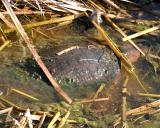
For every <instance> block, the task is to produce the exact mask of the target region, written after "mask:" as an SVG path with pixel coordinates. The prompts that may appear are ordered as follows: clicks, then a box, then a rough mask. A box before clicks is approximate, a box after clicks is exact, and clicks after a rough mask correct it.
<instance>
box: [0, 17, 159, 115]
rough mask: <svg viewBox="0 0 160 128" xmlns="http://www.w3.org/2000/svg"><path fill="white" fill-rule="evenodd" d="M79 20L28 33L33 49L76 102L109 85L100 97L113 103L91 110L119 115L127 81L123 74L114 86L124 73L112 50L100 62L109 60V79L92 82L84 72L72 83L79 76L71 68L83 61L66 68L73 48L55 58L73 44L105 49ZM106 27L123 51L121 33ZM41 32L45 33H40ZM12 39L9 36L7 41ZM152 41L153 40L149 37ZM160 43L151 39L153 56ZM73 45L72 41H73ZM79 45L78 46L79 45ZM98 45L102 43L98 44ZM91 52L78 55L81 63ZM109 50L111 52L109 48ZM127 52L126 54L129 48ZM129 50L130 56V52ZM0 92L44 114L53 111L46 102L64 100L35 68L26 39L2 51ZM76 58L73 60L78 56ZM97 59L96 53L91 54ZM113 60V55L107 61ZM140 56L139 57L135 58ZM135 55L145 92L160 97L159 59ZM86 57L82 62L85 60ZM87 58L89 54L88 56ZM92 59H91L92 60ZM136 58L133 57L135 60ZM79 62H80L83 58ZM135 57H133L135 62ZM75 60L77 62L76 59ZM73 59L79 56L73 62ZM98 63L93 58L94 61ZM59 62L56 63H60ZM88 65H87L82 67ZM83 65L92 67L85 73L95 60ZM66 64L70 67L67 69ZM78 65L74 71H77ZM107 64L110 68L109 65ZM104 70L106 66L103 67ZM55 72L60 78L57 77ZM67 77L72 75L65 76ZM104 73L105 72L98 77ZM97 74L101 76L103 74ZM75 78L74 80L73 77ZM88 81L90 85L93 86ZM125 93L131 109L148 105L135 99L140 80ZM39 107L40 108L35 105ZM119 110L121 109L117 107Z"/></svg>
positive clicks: (132, 81) (134, 80) (19, 40)
mask: <svg viewBox="0 0 160 128" xmlns="http://www.w3.org/2000/svg"><path fill="white" fill-rule="evenodd" d="M79 22H80V23H81V22H82V21H81V20H78V21H75V22H74V23H73V24H72V25H68V26H63V27H60V28H58V29H57V28H54V29H52V30H47V28H46V27H44V28H39V30H38V29H34V30H32V31H29V32H28V33H29V35H31V36H30V37H31V38H32V40H33V43H34V45H35V48H36V49H37V51H38V52H39V54H40V56H41V58H42V60H44V62H45V63H46V65H47V66H48V68H49V70H50V71H51V73H52V74H53V77H54V75H55V76H56V78H57V82H58V83H59V84H60V85H61V87H62V88H63V90H64V91H65V92H67V94H68V95H69V96H70V97H71V98H73V99H83V98H91V97H93V95H94V94H95V92H96V91H97V89H98V87H99V86H100V84H101V83H105V84H106V87H105V92H104V94H102V96H101V97H103V96H109V97H110V99H111V100H109V101H108V102H105V103H104V102H100V103H96V104H93V105H92V106H91V108H92V109H93V111H95V110H100V109H101V110H103V109H107V110H106V111H108V112H111V113H112V112H113V113H115V112H118V111H119V110H120V106H119V105H120V103H121V101H120V100H119V97H120V96H121V91H120V90H121V87H122V83H123V80H124V77H125V75H123V74H121V76H123V77H122V78H121V79H120V80H119V81H118V83H116V85H112V84H111V83H112V81H114V78H116V75H117V74H119V72H120V63H119V60H118V59H117V58H116V57H115V55H114V54H113V52H111V50H107V54H108V52H109V55H107V57H104V58H102V60H103V59H108V61H109V62H110V63H108V64H107V66H109V68H108V69H107V72H109V75H107V76H105V78H102V79H101V78H100V79H99V78H98V80H99V81H98V82H96V81H97V80H95V79H94V77H96V76H92V75H91V78H88V77H87V75H88V74H85V75H86V76H85V75H84V74H82V75H81V76H80V77H77V78H76V80H80V81H79V82H78V83H76V84H75V83H74V80H73V79H72V78H74V77H73V76H76V75H77V74H75V73H76V72H75V73H74V74H72V75H73V76H72V75H70V74H69V73H68V71H66V69H68V68H70V67H72V65H77V66H78V65H80V63H78V64H75V61H73V63H71V64H68V65H65V64H66V62H68V63H69V62H70V60H69V61H66V60H67V59H68V58H67V56H68V57H71V56H72V55H74V54H73V50H72V52H71V53H69V54H68V55H67V56H63V57H62V58H61V59H60V61H59V58H58V59H57V58H56V57H55V56H57V55H56V53H58V52H60V51H63V50H64V49H66V48H69V47H71V46H77V45H79V46H82V47H84V46H85V47H86V44H85V43H88V42H89V43H90V44H87V48H88V46H89V45H90V46H92V47H97V48H98V51H97V52H95V51H96V50H95V49H93V51H94V53H95V54H99V49H103V48H104V46H103V45H102V44H103V41H102V38H101V37H100V35H99V34H98V32H97V31H96V30H95V29H94V28H93V27H91V28H89V29H88V26H90V25H88V24H87V25H86V24H80V25H77V23H78V24H79ZM105 28H106V29H107V30H109V32H110V33H109V35H110V36H111V37H112V38H113V40H114V41H116V43H117V45H118V46H119V47H120V49H123V47H121V46H122V42H121V41H120V35H119V34H117V33H116V32H115V31H114V30H113V29H112V28H111V27H109V26H106V25H105ZM41 32H42V33H41ZM8 38H9V37H8ZM150 39H151V38H150ZM158 39H160V38H159V37H155V38H154V37H153V40H149V42H150V43H149V46H150V47H152V49H153V50H155V51H154V53H156V51H158V50H159V48H158V47H159V46H160V40H158ZM151 41H155V42H154V43H155V45H152V43H151ZM71 42H74V43H71ZM75 42H76V43H75ZM97 42H98V43H99V44H97ZM140 46H141V47H142V48H143V49H144V50H146V49H148V48H149V47H148V44H147V45H144V44H143V45H140ZM87 48H85V49H83V50H82V51H79V52H83V54H78V53H76V55H77V54H78V57H79V58H80V59H84V58H83V55H86V54H89V55H90V54H92V53H93V52H88V53H85V51H84V50H88V49H87ZM107 49H108V48H107ZM124 49H125V50H126V49H127V50H128V49H129V52H130V51H132V48H131V49H130V47H128V48H124ZM157 49H158V50H157ZM125 50H124V52H126V53H127V52H128V51H127V50H126V51H125ZM76 51H78V50H77V49H76ZM134 51H135V50H133V53H132V52H131V55H133V54H134V55H135V54H137V53H136V52H135V53H134ZM129 52H128V53H129ZM0 54H1V56H0V62H1V63H0V67H1V70H0V91H1V96H2V98H3V99H5V100H8V101H9V102H11V103H14V104H15V105H17V106H19V107H21V108H28V107H29V108H31V109H33V110H35V111H39V110H45V111H47V110H46V109H48V110H50V109H49V108H46V109H45V104H46V105H47V106H49V105H48V104H53V103H55V102H60V101H61V100H62V99H61V98H60V97H59V96H58V95H57V93H56V92H55V91H54V88H53V87H52V86H51V85H50V82H49V81H48V80H47V78H46V77H45V75H44V74H43V72H42V71H41V69H40V68H39V67H38V66H37V64H36V63H35V61H34V60H33V58H32V56H31V54H30V52H29V51H28V49H27V47H26V45H25V44H24V42H23V40H22V39H21V38H20V37H18V35H17V37H14V38H13V37H12V38H11V43H10V44H9V46H8V47H6V48H5V49H3V50H2V51H0ZM76 55H75V56H76ZM93 56H96V55H93ZM108 56H109V57H108ZM137 56H138V57H137ZM137 56H136V61H135V62H134V61H133V62H134V66H135V72H136V74H137V76H138V78H139V80H140V81H141V82H142V83H143V84H144V86H145V87H146V88H147V90H148V91H149V92H150V93H160V79H159V78H160V70H159V67H157V68H156V66H155V65H159V61H157V60H156V61H155V60H154V61H153V60H150V61H147V60H145V59H144V57H140V55H139V54H137ZM81 57H82V58H81ZM87 57H88V56H87ZM89 57H91V56H89ZM134 57H135V56H132V58H133V60H134ZM55 58H56V59H57V60H58V61H59V62H58V63H56V64H55V62H54V61H55V60H56V59H55ZM79 58H78V59H79ZM132 58H131V59H132ZM72 59H73V58H72ZM74 59H75V58H74ZM92 59H94V58H92ZM56 62H57V61H56ZM83 64H84V63H83ZM83 64H82V65H81V66H80V68H82V66H86V65H87V66H88V67H87V68H85V69H84V70H85V71H86V70H88V68H90V66H92V65H91V64H93V62H91V63H89V64H86V65H83ZM55 65H56V66H58V65H64V66H63V67H62V68H65V69H64V70H62V73H61V69H57V70H56V69H54V68H55V67H56V66H55ZM67 66H70V67H68V68H66V67H67ZM77 66H76V67H77ZM100 66H101V67H95V68H102V69H103V66H104V64H102V65H100ZM105 66H106V65H105ZM105 68H106V67H105ZM78 71H79V72H83V71H81V70H79V69H77V72H78ZM56 73H57V74H56ZM67 73H68V74H67ZM94 73H96V72H95V71H93V72H91V73H89V75H90V74H94ZM99 74H100V75H101V73H99ZM99 74H98V72H97V76H99ZM63 75H66V76H69V78H68V79H66V81H63V80H62V81H61V79H62V78H64V77H62V76H63ZM84 76H85V79H84V81H83V79H82V77H84ZM70 77H71V79H70ZM90 79H91V81H92V82H90ZM88 81H89V84H88V85H87V86H86V85H84V84H85V83H87V82H88ZM127 89H128V91H129V97H128V100H129V101H128V102H129V105H131V108H133V107H135V106H138V105H140V104H142V103H144V102H146V98H142V97H139V96H136V94H137V93H138V92H143V89H142V88H141V87H140V86H139V83H138V82H137V80H136V79H135V78H134V77H133V76H131V77H130V80H129V83H128V85H127ZM16 90H18V91H21V92H23V93H26V94H28V95H30V96H32V98H31V97H29V96H24V95H22V94H20V93H18V91H16ZM37 104H38V105H37ZM118 106H119V107H118Z"/></svg>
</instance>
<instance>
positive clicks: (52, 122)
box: [47, 112, 60, 128]
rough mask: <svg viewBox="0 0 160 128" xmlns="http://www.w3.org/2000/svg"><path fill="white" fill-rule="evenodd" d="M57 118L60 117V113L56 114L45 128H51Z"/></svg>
mask: <svg viewBox="0 0 160 128" xmlns="http://www.w3.org/2000/svg"><path fill="white" fill-rule="evenodd" d="M59 117H60V112H57V113H56V115H55V116H54V117H53V119H52V120H51V122H50V123H49V125H48V127H47V128H52V127H53V125H54V124H55V123H56V121H57V120H58V118H59Z"/></svg>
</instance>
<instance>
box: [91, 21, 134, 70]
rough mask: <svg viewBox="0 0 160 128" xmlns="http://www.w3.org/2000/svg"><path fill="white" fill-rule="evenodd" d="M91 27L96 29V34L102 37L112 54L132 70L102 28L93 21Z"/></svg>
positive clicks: (130, 65)
mask: <svg viewBox="0 0 160 128" xmlns="http://www.w3.org/2000/svg"><path fill="white" fill-rule="evenodd" d="M92 23H93V25H94V26H95V27H96V29H97V30H98V32H99V33H100V34H101V35H102V37H103V39H104V41H105V43H106V45H108V46H109V47H110V48H111V49H112V50H113V52H114V53H115V54H116V56H117V57H118V58H119V59H120V60H121V61H123V62H124V63H125V64H126V65H127V66H128V67H129V68H131V69H134V67H133V66H132V64H131V63H130V62H129V61H128V60H127V59H126V58H125V57H124V56H123V54H122V53H121V51H120V50H119V49H118V48H117V47H116V46H115V43H113V41H112V40H111V39H109V37H108V36H107V35H106V32H105V31H104V30H103V28H102V27H101V26H100V25H98V24H97V23H96V22H95V21H93V20H92Z"/></svg>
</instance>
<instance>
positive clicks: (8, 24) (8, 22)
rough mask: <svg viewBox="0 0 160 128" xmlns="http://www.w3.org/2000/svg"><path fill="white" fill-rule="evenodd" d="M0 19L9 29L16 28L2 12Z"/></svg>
mask: <svg viewBox="0 0 160 128" xmlns="http://www.w3.org/2000/svg"><path fill="white" fill-rule="evenodd" d="M0 19H2V20H3V21H4V23H6V25H7V26H8V27H9V28H14V25H13V24H12V23H11V22H10V21H8V20H7V19H6V18H5V16H4V15H3V14H2V13H1V12H0Z"/></svg>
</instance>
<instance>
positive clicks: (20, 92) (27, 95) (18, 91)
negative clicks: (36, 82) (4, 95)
mask: <svg viewBox="0 0 160 128" xmlns="http://www.w3.org/2000/svg"><path fill="white" fill-rule="evenodd" d="M11 91H14V92H16V93H18V94H20V95H22V96H25V97H27V98H30V99H32V100H36V101H39V99H37V98H36V97H34V96H31V95H29V94H27V93H25V92H22V91H20V90H17V89H14V88H13V89H11Z"/></svg>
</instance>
